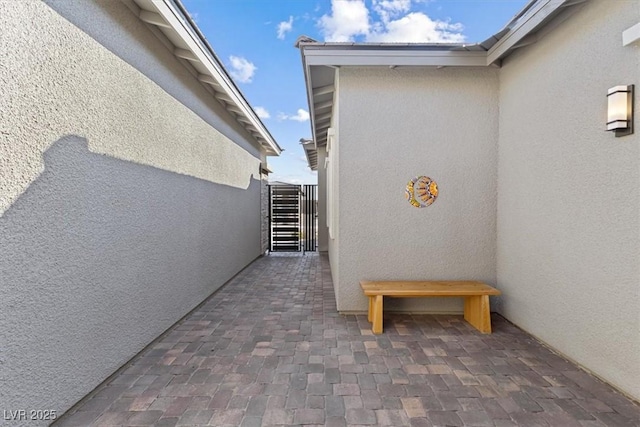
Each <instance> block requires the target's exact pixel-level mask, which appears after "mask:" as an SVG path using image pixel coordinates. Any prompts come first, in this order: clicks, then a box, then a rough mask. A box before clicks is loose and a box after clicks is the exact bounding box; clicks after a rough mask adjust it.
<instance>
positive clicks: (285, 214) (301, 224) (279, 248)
mask: <svg viewBox="0 0 640 427" xmlns="http://www.w3.org/2000/svg"><path fill="white" fill-rule="evenodd" d="M316 187H317V186H316V185H304V186H301V185H270V186H269V224H270V233H269V237H270V239H269V250H270V251H272V252H299V251H315V250H316V242H317V237H316V235H317V229H318V227H317V224H316V222H317V200H316V196H317V188H316Z"/></svg>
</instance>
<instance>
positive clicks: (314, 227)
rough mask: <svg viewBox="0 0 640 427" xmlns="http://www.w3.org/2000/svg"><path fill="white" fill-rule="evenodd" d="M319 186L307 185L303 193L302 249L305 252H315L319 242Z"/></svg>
mask: <svg viewBox="0 0 640 427" xmlns="http://www.w3.org/2000/svg"><path fill="white" fill-rule="evenodd" d="M317 187H318V186H317V185H305V186H304V191H303V212H302V218H303V221H302V227H303V230H302V237H303V241H302V247H303V250H304V251H315V250H316V244H317V241H318V238H317V233H318V223H317V221H318V210H317V207H318V198H317Z"/></svg>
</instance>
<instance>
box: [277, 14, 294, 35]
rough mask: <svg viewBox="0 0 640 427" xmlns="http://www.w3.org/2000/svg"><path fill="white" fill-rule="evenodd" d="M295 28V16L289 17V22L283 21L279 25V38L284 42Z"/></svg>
mask: <svg viewBox="0 0 640 427" xmlns="http://www.w3.org/2000/svg"><path fill="white" fill-rule="evenodd" d="M292 28H293V16H289V20H288V21H282V22H280V23H279V24H278V38H279V39H280V40H284V36H285V35H286V34H287V33H288V32H289V31H291V29H292Z"/></svg>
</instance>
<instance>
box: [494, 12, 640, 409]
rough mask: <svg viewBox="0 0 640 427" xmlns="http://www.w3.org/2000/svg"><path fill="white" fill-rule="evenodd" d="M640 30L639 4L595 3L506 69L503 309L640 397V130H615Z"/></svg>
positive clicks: (639, 68)
mask: <svg viewBox="0 0 640 427" xmlns="http://www.w3.org/2000/svg"><path fill="white" fill-rule="evenodd" d="M638 22H640V4H639V3H638V2H626V1H619V2H609V1H590V2H586V3H585V4H584V5H583V6H581V7H580V9H579V10H577V11H576V12H575V13H574V14H573V15H571V16H570V17H569V18H568V19H566V20H565V21H563V22H562V23H561V24H559V25H557V27H556V28H553V30H551V31H548V33H547V34H544V35H543V36H542V35H541V36H539V37H538V41H537V42H536V43H534V44H532V45H530V46H527V47H526V48H522V49H521V50H517V51H515V52H514V53H513V54H512V55H510V56H509V57H507V58H506V59H505V60H504V61H503V64H502V68H501V69H500V125H499V127H500V143H499V153H500V154H499V162H498V164H499V167H498V240H497V250H498V269H497V273H498V282H497V285H498V287H499V288H500V289H501V290H502V292H503V295H504V296H503V298H502V305H501V310H500V311H501V313H503V314H504V315H505V317H507V318H508V319H509V320H511V321H512V322H514V323H515V324H517V325H518V326H520V327H522V328H523V329H525V330H527V331H528V332H531V333H532V334H533V335H535V336H537V337H539V338H540V339H542V340H543V341H545V342H546V343H548V344H550V345H551V346H553V347H554V348H557V349H558V350H560V351H561V352H562V353H564V354H566V355H567V356H569V357H571V358H572V359H574V360H575V361H577V362H578V363H580V364H581V365H583V366H585V367H586V368H588V369H590V370H592V371H594V372H595V373H596V374H597V375H600V376H601V377H603V378H605V379H606V380H607V381H609V382H611V383H612V384H615V385H616V386H618V387H619V388H621V389H623V390H625V391H627V392H628V393H629V394H631V395H632V396H635V397H636V398H640V317H639V316H640V315H639V314H638V313H639V312H640V234H639V233H640V193H639V192H638V188H640V187H639V184H640V148H639V147H640V133H638V131H637V130H636V132H635V134H633V135H629V136H625V137H622V138H615V137H614V136H613V134H612V132H605V128H606V126H605V125H606V117H607V111H606V109H607V100H606V95H607V90H608V88H610V87H614V86H617V85H622V84H632V83H635V85H636V88H638V87H639V83H640V81H639V77H640V46H639V45H638V44H635V45H629V46H623V45H622V37H621V34H622V32H623V31H624V30H626V29H627V28H630V27H632V26H633V25H634V24H637V23H638ZM636 100H637V95H636ZM637 104H638V103H637V101H636V106H637ZM639 119H640V116H639V115H638V113H637V112H636V114H635V121H636V128H637V126H638V124H640V122H639Z"/></svg>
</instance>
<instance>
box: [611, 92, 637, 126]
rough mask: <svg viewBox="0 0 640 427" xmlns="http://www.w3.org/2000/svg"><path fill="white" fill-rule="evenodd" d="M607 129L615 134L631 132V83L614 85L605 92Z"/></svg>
mask: <svg viewBox="0 0 640 427" xmlns="http://www.w3.org/2000/svg"><path fill="white" fill-rule="evenodd" d="M607 101H608V104H609V108H608V111H607V116H608V117H607V130H608V131H609V130H612V131H613V132H614V133H615V135H616V136H625V135H631V134H632V133H633V85H623V86H615V87H612V88H611V89H609V91H608V92H607Z"/></svg>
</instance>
